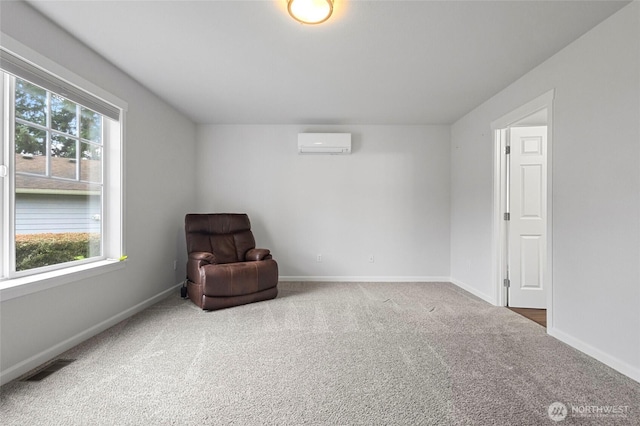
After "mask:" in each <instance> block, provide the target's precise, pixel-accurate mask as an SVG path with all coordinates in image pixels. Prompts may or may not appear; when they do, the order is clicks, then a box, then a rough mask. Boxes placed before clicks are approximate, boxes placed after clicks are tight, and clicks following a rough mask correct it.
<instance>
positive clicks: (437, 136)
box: [197, 125, 450, 280]
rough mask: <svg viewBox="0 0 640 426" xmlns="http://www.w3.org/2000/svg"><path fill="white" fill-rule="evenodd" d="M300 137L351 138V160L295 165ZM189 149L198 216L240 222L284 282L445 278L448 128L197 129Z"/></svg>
mask: <svg viewBox="0 0 640 426" xmlns="http://www.w3.org/2000/svg"><path fill="white" fill-rule="evenodd" d="M305 131H317V132H330V131H332V132H348V133H352V135H353V136H352V138H353V153H352V154H351V155H298V154H297V134H298V133H299V132H305ZM197 139H198V157H197V158H198V160H197V170H198V182H199V187H198V193H199V194H200V199H199V205H198V208H199V210H200V211H201V212H247V213H248V214H249V216H250V219H251V221H252V225H253V228H254V231H255V235H256V240H257V244H258V246H262V247H266V248H270V249H271V250H272V251H273V254H274V258H276V260H277V261H278V263H279V266H280V275H281V276H283V277H285V279H286V278H287V277H289V279H296V277H297V278H300V277H301V279H343V280H358V279H365V280H366V279H375V280H384V279H391V278H393V279H404V280H414V279H431V278H433V279H447V278H448V277H449V155H450V151H449V126H367V125H353V126H330V127H329V126H324V127H322V126H296V125H274V126H262V125H256V126H218V125H204V126H198V138H197ZM317 254H322V263H318V262H316V255H317ZM370 254H372V255H374V256H375V262H374V263H369V262H368V255H370ZM443 277H444V278H443Z"/></svg>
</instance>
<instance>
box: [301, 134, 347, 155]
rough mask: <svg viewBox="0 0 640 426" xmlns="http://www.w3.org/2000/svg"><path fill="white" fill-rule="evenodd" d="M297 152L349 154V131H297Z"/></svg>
mask: <svg viewBox="0 0 640 426" xmlns="http://www.w3.org/2000/svg"><path fill="white" fill-rule="evenodd" d="M298 154H351V133H298Z"/></svg>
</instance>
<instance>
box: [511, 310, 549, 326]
mask: <svg viewBox="0 0 640 426" xmlns="http://www.w3.org/2000/svg"><path fill="white" fill-rule="evenodd" d="M509 309H511V310H512V311H513V312H515V313H517V314H520V315H522V316H523V317H525V318H529V319H530V320H531V321H533V322H536V323H538V324H540V325H541V326H543V327H544V328H547V310H546V309H530V308H511V307H510V308H509Z"/></svg>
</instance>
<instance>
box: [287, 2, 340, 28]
mask: <svg viewBox="0 0 640 426" xmlns="http://www.w3.org/2000/svg"><path fill="white" fill-rule="evenodd" d="M287 2H288V3H289V4H288V6H287V10H288V11H289V15H291V17H292V18H293V19H295V20H296V21H298V22H302V23H303V24H321V23H322V22H324V21H326V20H327V19H329V17H330V16H331V14H332V13H333V0H287Z"/></svg>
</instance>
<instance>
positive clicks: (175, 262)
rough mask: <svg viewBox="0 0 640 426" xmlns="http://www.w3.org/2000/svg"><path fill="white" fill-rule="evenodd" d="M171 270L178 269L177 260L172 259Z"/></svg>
mask: <svg viewBox="0 0 640 426" xmlns="http://www.w3.org/2000/svg"><path fill="white" fill-rule="evenodd" d="M173 270H174V271H177V270H178V261H177V260H174V261H173Z"/></svg>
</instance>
